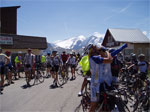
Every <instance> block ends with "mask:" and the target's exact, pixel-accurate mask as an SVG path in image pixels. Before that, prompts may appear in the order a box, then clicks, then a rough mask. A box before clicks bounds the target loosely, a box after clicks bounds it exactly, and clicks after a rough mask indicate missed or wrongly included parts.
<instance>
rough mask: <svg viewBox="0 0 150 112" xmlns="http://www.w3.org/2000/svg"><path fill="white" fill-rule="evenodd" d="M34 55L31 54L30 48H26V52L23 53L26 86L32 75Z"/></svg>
mask: <svg viewBox="0 0 150 112" xmlns="http://www.w3.org/2000/svg"><path fill="white" fill-rule="evenodd" d="M34 58H35V55H34V54H32V50H31V49H30V48H28V53H27V54H26V55H25V58H24V64H25V68H24V69H25V75H26V78H27V86H31V85H30V84H29V82H30V80H31V77H32V67H33V64H34V63H35V59H34Z"/></svg>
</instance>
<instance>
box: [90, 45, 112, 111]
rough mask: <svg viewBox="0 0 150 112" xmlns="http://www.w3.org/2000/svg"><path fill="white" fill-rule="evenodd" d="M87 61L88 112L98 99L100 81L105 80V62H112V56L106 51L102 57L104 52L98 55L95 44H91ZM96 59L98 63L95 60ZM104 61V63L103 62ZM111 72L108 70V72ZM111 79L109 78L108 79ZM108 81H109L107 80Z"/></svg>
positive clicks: (94, 106) (92, 109)
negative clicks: (88, 64) (88, 73)
mask: <svg viewBox="0 0 150 112" xmlns="http://www.w3.org/2000/svg"><path fill="white" fill-rule="evenodd" d="M89 50H90V52H89V63H90V71H91V85H90V88H91V105H90V110H89V112H94V111H95V109H96V107H97V104H98V101H99V95H98V94H99V86H100V83H101V82H102V81H104V80H105V77H106V74H105V73H104V72H105V69H106V67H107V66H106V64H105V63H111V62H112V57H111V55H110V54H109V53H108V52H106V54H107V56H106V57H102V56H104V55H105V54H104V53H103V52H101V55H102V56H100V55H99V51H98V49H97V48H96V46H93V45H92V46H91V48H90V49H89ZM97 60H98V63H97V62H95V61H97ZM103 63H104V64H103ZM110 73H111V72H110V71H109V74H110ZM110 80H111V79H110ZM108 83H110V82H108Z"/></svg>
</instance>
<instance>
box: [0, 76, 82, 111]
mask: <svg viewBox="0 0 150 112" xmlns="http://www.w3.org/2000/svg"><path fill="white" fill-rule="evenodd" d="M70 77H71V74H70ZM82 81H83V77H81V76H77V78H76V80H73V81H70V80H69V81H68V82H67V84H65V85H63V86H62V87H58V88H55V89H51V88H50V85H51V84H52V82H53V80H52V78H48V79H45V80H44V82H43V83H41V84H38V85H35V86H32V87H30V88H29V87H27V88H26V82H25V78H22V79H20V80H17V81H15V84H11V85H10V86H7V87H5V88H4V91H3V94H2V95H0V112H74V110H75V109H76V107H77V106H78V105H79V104H80V100H81V98H80V97H78V96H77V94H78V92H79V91H80V88H81V84H82Z"/></svg>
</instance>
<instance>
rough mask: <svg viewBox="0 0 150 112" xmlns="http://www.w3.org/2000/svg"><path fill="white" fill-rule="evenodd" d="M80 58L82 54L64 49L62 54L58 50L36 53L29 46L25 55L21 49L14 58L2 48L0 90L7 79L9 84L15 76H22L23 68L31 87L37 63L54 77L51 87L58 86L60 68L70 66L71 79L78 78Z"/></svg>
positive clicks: (0, 56)
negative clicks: (76, 71) (43, 53)
mask: <svg viewBox="0 0 150 112" xmlns="http://www.w3.org/2000/svg"><path fill="white" fill-rule="evenodd" d="M79 59H80V54H79V53H78V54H75V52H72V53H70V54H66V52H65V51H63V52H62V54H58V52H57V51H52V53H50V52H48V53H47V54H46V55H34V54H33V53H32V49H30V48H29V49H28V50H27V53H26V54H25V56H23V55H22V52H21V51H19V52H18V55H17V56H16V57H15V58H14V60H12V58H11V52H10V51H6V52H5V53H2V49H0V76H1V82H0V90H1V91H3V89H4V87H5V85H4V83H5V79H7V80H8V84H7V85H10V84H14V81H13V79H12V77H14V80H18V79H19V78H22V75H21V73H20V72H21V70H22V68H23V72H25V78H26V79H27V80H26V82H27V86H29V87H31V85H30V83H29V82H30V80H31V79H32V77H33V76H34V75H35V70H36V68H37V65H38V66H40V67H42V68H43V69H45V70H46V74H47V76H48V77H50V76H51V77H52V78H53V79H54V81H53V84H52V85H51V87H52V88H56V87H58V71H59V69H60V68H61V69H62V70H63V69H67V70H68V68H69V67H70V69H71V73H72V76H71V78H70V80H75V79H76V75H75V68H76V66H77V64H78V62H79ZM13 62H14V64H13ZM13 70H15V73H16V74H15V76H12V72H13ZM13 75H14V74H13ZM31 76H32V77H31ZM68 79H69V77H68Z"/></svg>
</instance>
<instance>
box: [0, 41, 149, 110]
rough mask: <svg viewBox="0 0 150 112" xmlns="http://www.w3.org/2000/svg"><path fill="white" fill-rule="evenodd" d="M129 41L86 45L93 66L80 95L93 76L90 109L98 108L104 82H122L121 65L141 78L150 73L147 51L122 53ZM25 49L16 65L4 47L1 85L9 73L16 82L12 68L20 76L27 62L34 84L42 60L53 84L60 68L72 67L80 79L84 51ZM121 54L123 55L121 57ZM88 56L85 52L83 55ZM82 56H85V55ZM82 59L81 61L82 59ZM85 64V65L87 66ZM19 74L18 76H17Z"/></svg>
mask: <svg viewBox="0 0 150 112" xmlns="http://www.w3.org/2000/svg"><path fill="white" fill-rule="evenodd" d="M126 47H128V46H127V44H124V45H122V46H121V47H120V48H118V49H107V48H105V47H103V46H100V47H99V46H96V45H93V44H90V45H88V46H87V47H86V48H85V53H86V54H87V56H88V61H89V70H88V71H84V70H83V72H86V75H85V76H84V81H83V84H82V87H81V91H80V92H79V95H82V91H83V89H84V86H85V84H86V82H87V78H88V77H91V81H90V82H91V83H90V91H91V92H90V94H91V95H90V98H91V99H90V100H91V104H90V109H89V111H90V112H94V111H95V109H96V106H97V103H98V101H99V99H100V98H99V95H98V94H99V92H100V91H99V89H100V85H101V84H102V83H104V82H105V83H106V84H107V86H111V84H112V82H118V80H119V73H120V71H121V70H122V69H121V68H122V67H124V66H125V65H128V69H130V70H131V74H136V73H138V74H139V76H140V78H141V80H143V81H144V80H145V79H146V77H147V74H148V66H149V64H148V62H147V61H146V60H145V55H144V54H140V55H139V56H136V54H133V53H132V54H131V57H130V60H125V59H124V56H123V55H122V54H121V51H122V50H123V49H125V48H126ZM21 54H22V52H18V56H16V57H15V60H14V62H15V65H14V66H12V64H11V61H12V60H11V52H9V51H7V52H5V54H4V53H2V49H0V75H1V83H0V89H1V91H3V89H4V81H5V79H4V77H5V76H7V78H8V80H9V82H8V83H9V84H13V83H14V82H13V80H12V74H11V71H12V69H13V67H14V68H15V70H16V71H17V73H18V74H17V75H18V78H20V77H21V75H20V72H19V71H20V69H21V67H22V66H23V67H24V71H25V77H28V80H27V85H28V86H30V83H29V82H30V80H31V77H30V75H31V74H35V68H36V65H37V64H40V65H41V66H43V67H44V68H47V69H46V73H47V74H48V76H51V77H52V78H53V79H54V80H53V84H52V85H51V87H52V88H56V87H58V71H59V69H60V68H61V69H62V70H64V69H68V68H69V67H70V68H71V74H72V76H71V78H70V80H75V79H76V74H75V68H76V67H77V65H78V62H79V61H80V59H81V56H80V54H77V55H76V54H75V53H74V52H73V53H70V54H66V52H65V51H64V52H62V54H61V55H58V53H57V51H52V53H49V52H48V53H47V55H46V56H44V55H42V56H36V55H34V54H33V53H32V50H31V49H28V50H27V54H26V55H25V56H24V58H23V57H22V55H21ZM118 55H119V57H118ZM83 58H84V56H83ZM83 58H82V59H83ZM82 59H81V61H82ZM83 66H84V65H82V68H83ZM15 78H17V77H15Z"/></svg>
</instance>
